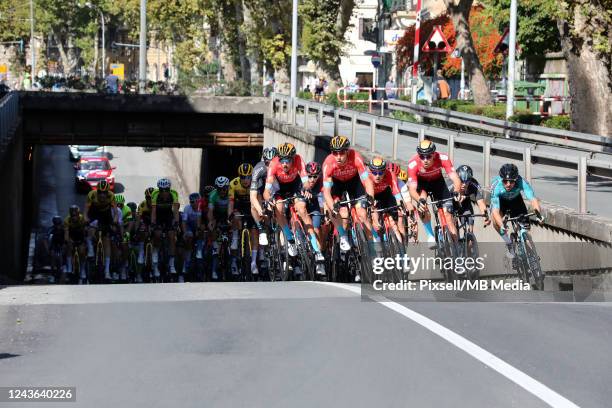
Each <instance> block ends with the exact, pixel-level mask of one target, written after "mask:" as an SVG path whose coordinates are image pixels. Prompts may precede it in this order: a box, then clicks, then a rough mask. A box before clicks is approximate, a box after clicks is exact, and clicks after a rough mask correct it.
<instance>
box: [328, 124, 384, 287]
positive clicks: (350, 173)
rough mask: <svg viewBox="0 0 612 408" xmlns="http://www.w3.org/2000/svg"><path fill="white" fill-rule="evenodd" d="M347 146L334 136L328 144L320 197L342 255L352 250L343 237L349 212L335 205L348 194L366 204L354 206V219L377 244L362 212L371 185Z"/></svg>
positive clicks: (369, 198)
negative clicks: (361, 224) (361, 223)
mask: <svg viewBox="0 0 612 408" xmlns="http://www.w3.org/2000/svg"><path fill="white" fill-rule="evenodd" d="M350 146H351V143H350V142H349V140H348V138H346V137H345V136H334V137H333V138H332V139H331V141H330V149H331V154H330V155H329V156H327V158H326V159H325V161H324V162H323V196H324V197H325V205H326V206H327V208H328V209H329V210H330V211H331V213H332V217H331V219H332V222H333V224H334V226H335V228H336V230H337V231H338V234H339V235H340V249H341V250H342V251H348V250H350V249H351V244H350V243H349V240H348V237H347V233H346V227H347V225H348V223H347V221H346V220H347V219H348V217H349V214H348V208H347V207H346V206H339V205H338V204H337V202H338V201H339V200H340V197H341V196H342V194H344V192H347V193H348V194H349V196H350V198H351V199H355V198H358V197H362V196H364V195H365V196H366V201H368V203H366V202H364V201H361V202H358V203H357V204H356V205H355V207H356V209H357V215H358V216H359V219H360V220H361V222H363V224H364V225H365V226H366V228H367V230H368V231H370V233H371V235H372V239H373V241H374V242H380V238H379V237H378V233H377V232H376V231H372V224H371V223H370V220H369V219H368V216H367V212H366V210H365V207H366V206H367V205H368V204H373V203H374V185H373V183H372V180H371V179H370V177H369V173H368V168H367V166H366V165H365V163H364V162H363V158H362V157H361V155H360V154H359V153H358V152H357V151H355V150H354V149H351V148H350ZM355 280H356V281H359V280H360V277H359V276H358V275H357V276H355Z"/></svg>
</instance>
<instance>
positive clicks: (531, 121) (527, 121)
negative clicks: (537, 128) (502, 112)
mask: <svg viewBox="0 0 612 408" xmlns="http://www.w3.org/2000/svg"><path fill="white" fill-rule="evenodd" d="M508 120H509V121H510V122H517V123H522V124H524V125H539V124H540V122H542V118H541V117H540V116H538V115H534V114H532V113H531V112H529V111H518V112H514V115H512V116H510V118H508Z"/></svg>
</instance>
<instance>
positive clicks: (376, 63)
mask: <svg viewBox="0 0 612 408" xmlns="http://www.w3.org/2000/svg"><path fill="white" fill-rule="evenodd" d="M380 60H381V58H380V54H372V58H371V61H372V65H373V66H374V68H378V67H379V66H380Z"/></svg>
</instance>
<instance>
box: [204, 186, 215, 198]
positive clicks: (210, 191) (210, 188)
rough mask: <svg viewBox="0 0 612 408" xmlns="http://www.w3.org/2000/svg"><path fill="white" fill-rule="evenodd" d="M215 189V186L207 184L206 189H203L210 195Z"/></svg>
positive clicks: (206, 194)
mask: <svg viewBox="0 0 612 408" xmlns="http://www.w3.org/2000/svg"><path fill="white" fill-rule="evenodd" d="M214 189H215V186H206V187H204V190H203V192H204V195H205V196H208V195H209V194H210V193H212V192H213V191H214Z"/></svg>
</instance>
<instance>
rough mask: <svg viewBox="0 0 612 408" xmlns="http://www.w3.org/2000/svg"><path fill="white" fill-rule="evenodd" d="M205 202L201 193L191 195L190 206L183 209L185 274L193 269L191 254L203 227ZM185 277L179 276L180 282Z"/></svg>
mask: <svg viewBox="0 0 612 408" xmlns="http://www.w3.org/2000/svg"><path fill="white" fill-rule="evenodd" d="M202 200H205V199H204V198H202V197H201V196H200V193H191V194H189V204H187V205H186V206H185V208H183V214H182V231H183V239H184V241H185V251H184V252H183V273H186V272H187V271H189V269H190V268H191V254H192V250H193V241H194V238H195V239H197V238H198V236H199V231H200V228H201V225H202V206H203V205H207V204H205V203H202ZM183 280H184V278H183V275H180V276H179V282H181V281H183Z"/></svg>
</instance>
